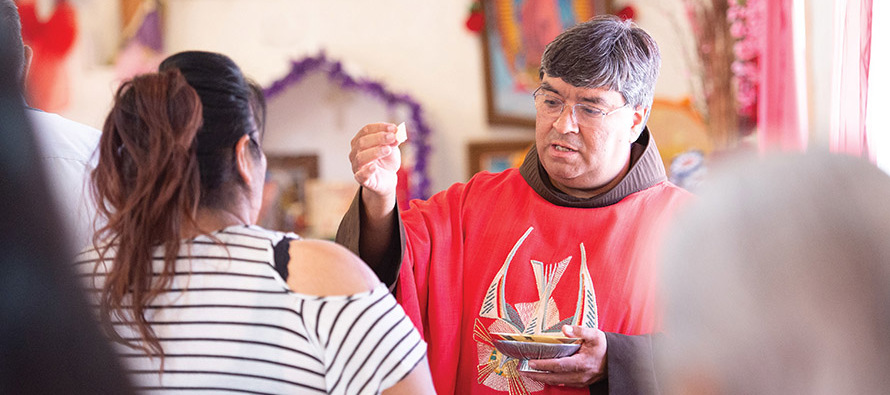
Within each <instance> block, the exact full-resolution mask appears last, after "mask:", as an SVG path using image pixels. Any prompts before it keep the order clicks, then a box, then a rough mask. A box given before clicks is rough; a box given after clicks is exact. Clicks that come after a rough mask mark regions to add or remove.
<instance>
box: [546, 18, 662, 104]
mask: <svg viewBox="0 0 890 395" xmlns="http://www.w3.org/2000/svg"><path fill="white" fill-rule="evenodd" d="M660 67H661V55H660V53H659V51H658V45H657V44H656V43H655V40H654V39H652V37H651V36H650V35H649V34H648V33H646V32H645V31H644V30H643V29H641V28H639V27H637V25H636V24H634V23H633V22H631V21H624V20H621V19H620V18H618V17H616V16H614V15H600V16H597V17H594V18H593V19H591V20H589V21H587V22H583V23H579V24H577V25H575V26H573V27H571V28H569V29H568V30H566V31H564V32H563V33H562V34H560V35H559V36H557V37H556V39H554V40H553V41H552V42H550V44H548V45H547V48H546V49H545V50H544V55H543V57H542V58H541V78H543V77H544V74H547V75H548V76H550V77H555V78H560V79H562V80H563V81H565V82H567V83H569V84H572V85H573V86H576V87H583V88H608V89H610V90H614V91H617V92H619V93H621V95H622V96H623V97H624V100H625V101H626V102H627V103H628V104H630V105H631V106H633V107H634V108H638V107H640V106H643V107H647V108H648V107H651V106H652V100H653V97H654V95H655V80H657V79H658V69H659V68H660Z"/></svg>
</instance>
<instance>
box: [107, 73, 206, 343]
mask: <svg viewBox="0 0 890 395" xmlns="http://www.w3.org/2000/svg"><path fill="white" fill-rule="evenodd" d="M201 123H202V109H201V101H200V99H199V97H198V94H197V93H196V92H195V90H194V89H193V88H192V87H190V86H189V84H188V83H187V82H186V80H185V78H184V77H183V76H182V74H181V73H180V72H179V71H178V70H175V69H173V70H168V71H164V72H161V73H152V74H145V75H142V76H137V77H135V78H133V79H132V80H130V81H128V82H125V83H124V84H123V85H122V86H121V87H120V88H119V89H118V91H117V93H116V95H115V100H114V106H113V108H112V109H111V112H110V113H109V115H108V118H107V119H106V120H105V125H104V127H103V132H102V137H101V139H100V142H99V163H98V165H97V166H96V169H95V170H94V171H93V173H92V183H93V194H94V197H95V199H96V203H97V207H98V211H99V214H100V215H102V216H103V217H105V218H106V219H107V222H106V225H105V226H103V227H102V228H101V229H99V230H98V232H97V233H96V235H95V236H94V237H93V245H94V246H95V247H96V250H97V251H98V253H99V258H100V260H99V261H100V262H101V261H102V260H103V258H104V256H105V255H106V254H107V253H108V251H109V250H111V249H114V250H116V252H115V253H114V257H113V258H112V265H111V267H110V268H109V270H108V271H107V274H106V279H105V283H104V286H103V288H102V291H101V303H100V306H101V307H100V311H99V314H100V318H101V321H102V324H103V327H104V328H105V329H106V332H107V333H108V335H109V336H110V337H111V338H112V339H113V340H115V341H117V342H120V343H123V344H127V345H128V346H130V347H133V348H139V349H142V350H144V351H145V352H146V353H148V354H157V355H160V356H161V358H163V355H164V354H163V349H162V348H161V345H160V341H159V340H158V338H157V336H156V334H155V333H154V331H153V330H152V328H151V326H150V325H149V323H148V320H147V319H146V317H145V312H146V306H147V305H148V303H149V302H150V301H151V300H152V299H154V298H155V297H156V296H157V295H158V294H160V293H161V292H163V291H164V290H165V289H166V288H167V286H169V284H170V282H171V280H172V276H173V273H174V265H175V261H176V256H177V254H178V253H179V248H180V239H181V233H180V232H181V229H182V228H183V226H185V227H189V226H197V223H196V213H197V208H198V204H199V202H200V194H201V176H200V174H199V171H198V159H197V153H196V152H197V148H196V144H197V143H196V138H195V137H196V133H197V131H198V129H199V128H200V127H201ZM100 243H101V244H100ZM158 247H162V248H161V249H160V251H163V254H164V256H163V260H164V265H163V269H162V272H161V273H160V276H159V277H158V279H157V280H155V279H154V277H155V273H154V271H153V260H154V259H155V258H154V256H153V253H154V251H155V250H156V248H158ZM113 317H116V318H117V319H118V320H120V321H122V322H131V321H132V324H133V327H135V328H136V329H137V330H138V333H139V336H140V338H141V340H142V342H141V345H140V344H139V343H135V342H131V341H127V340H125V339H123V337H122V336H121V335H120V334H118V333H117V331H115V330H114V328H113V327H112V323H113V322H114V321H115V320H113V319H112V318H113Z"/></svg>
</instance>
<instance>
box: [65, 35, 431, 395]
mask: <svg viewBox="0 0 890 395" xmlns="http://www.w3.org/2000/svg"><path fill="white" fill-rule="evenodd" d="M265 111H266V108H265V102H264V99H263V97H262V92H261V90H260V89H259V88H258V87H257V86H256V85H255V84H252V83H250V82H248V80H247V79H246V78H245V77H244V75H243V74H242V72H241V70H240V69H239V68H238V66H237V65H235V63H234V62H232V60H231V59H229V58H228V57H226V56H224V55H221V54H217V53H209V52H198V51H189V52H182V53H178V54H175V55H172V56H171V57H169V58H167V59H166V60H164V61H163V62H162V64H161V66H160V72H158V73H152V74H146V75H142V76H137V77H135V78H133V79H132V80H130V81H127V82H125V83H124V84H123V85H122V86H121V88H120V89H119V90H118V92H117V94H116V95H115V99H114V104H113V107H112V110H111V112H110V114H109V115H108V118H107V120H106V122H105V126H104V129H103V134H102V139H101V141H100V148H99V151H100V156H99V162H98V165H97V167H96V170H95V171H94V172H93V174H92V177H93V188H94V192H95V196H96V199H97V205H98V209H99V212H100V214H101V215H102V216H104V217H105V218H107V225H106V226H105V227H104V228H102V229H100V230H99V232H98V233H97V235H96V240H95V245H96V246H97V247H96V248H97V249H95V250H88V251H86V252H84V253H83V254H81V255H80V262H79V265H78V267H79V268H80V269H81V270H82V272H83V273H85V274H87V275H90V276H89V277H88V278H87V281H89V282H90V283H91V284H92V285H93V286H94V287H95V289H96V291H97V297H98V304H99V306H100V314H99V315H100V318H101V319H102V322H103V324H104V326H105V328H106V332H107V333H108V334H109V335H110V336H111V338H112V339H113V340H115V341H116V342H117V343H119V344H120V347H119V350H120V354H121V355H122V356H123V357H125V362H126V366H127V368H128V371H129V373H130V374H131V376H132V378H133V380H134V382H135V383H136V386H137V387H138V388H139V389H141V390H145V391H148V392H155V391H156V392H158V393H161V392H165V391H177V392H189V391H191V392H207V391H212V392H227V391H231V392H251V393H301V394H303V393H306V394H309V393H319V394H322V393H331V394H378V393H381V392H382V393H384V394H424V393H431V392H432V382H431V380H430V378H429V370H428V367H427V362H426V345H425V343H424V342H423V340H422V339H421V337H420V335H419V333H417V331H416V330H415V329H414V327H413V326H412V325H411V322H410V320H409V319H408V318H407V317H406V316H405V313H404V311H403V310H402V309H401V308H400V307H399V306H398V304H397V303H396V301H395V299H394V298H393V297H392V295H390V293H389V292H388V290H387V288H386V287H385V286H383V284H381V283H380V282H379V281H378V280H377V279H376V278H375V277H374V274H373V273H372V272H371V271H370V270H369V269H368V268H367V267H366V266H365V264H364V263H363V262H362V261H361V260H360V259H358V257H356V256H355V255H354V254H352V253H350V252H349V251H347V250H346V249H345V248H343V247H341V246H339V245H337V244H334V243H332V242H326V241H318V240H303V239H300V238H299V236H297V235H295V234H285V233H280V232H274V231H270V230H266V229H263V228H260V227H258V226H256V225H255V221H256V219H257V215H258V212H259V209H260V202H261V201H262V190H263V181H264V179H265V173H266V157H265V155H264V154H263V151H262V141H263V135H264V129H263V126H264V120H265Z"/></svg>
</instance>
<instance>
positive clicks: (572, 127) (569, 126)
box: [553, 105, 578, 133]
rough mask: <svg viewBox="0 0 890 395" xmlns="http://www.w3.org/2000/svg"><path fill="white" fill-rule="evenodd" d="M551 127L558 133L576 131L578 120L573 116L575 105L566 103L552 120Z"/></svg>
mask: <svg viewBox="0 0 890 395" xmlns="http://www.w3.org/2000/svg"><path fill="white" fill-rule="evenodd" d="M553 128H554V129H556V131H558V132H560V133H577V132H578V121H577V118H575V106H569V105H566V106H564V107H563V108H562V112H561V113H559V117H557V118H556V120H555V121H554V122H553Z"/></svg>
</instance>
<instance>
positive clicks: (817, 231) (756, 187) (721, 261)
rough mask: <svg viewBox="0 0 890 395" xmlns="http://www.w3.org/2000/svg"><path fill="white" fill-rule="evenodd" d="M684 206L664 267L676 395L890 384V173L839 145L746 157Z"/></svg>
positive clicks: (665, 359)
mask: <svg viewBox="0 0 890 395" xmlns="http://www.w3.org/2000/svg"><path fill="white" fill-rule="evenodd" d="M699 196H700V200H698V201H697V202H696V203H695V204H694V205H691V206H690V207H689V210H688V211H685V212H684V214H682V215H681V216H680V217H679V219H678V222H677V224H676V226H675V231H674V232H672V233H671V234H672V236H671V237H670V238H669V241H668V242H667V245H666V252H665V254H664V256H665V262H664V265H663V266H662V269H663V270H662V272H663V279H664V280H663V281H664V289H665V291H666V293H667V295H666V296H665V299H666V301H667V302H668V305H667V308H666V313H667V315H666V319H665V334H664V339H663V340H664V341H663V342H658V343H656V346H657V351H658V352H657V355H658V366H659V368H660V369H659V370H660V375H659V378H660V379H661V380H662V382H663V383H664V389H665V392H666V393H667V394H703V395H707V394H764V395H769V394H879V393H887V389H888V388H890V376H888V374H887V373H888V372H890V242H888V241H890V205H888V204H887V203H886V201H887V200H888V199H890V177H888V175H887V174H885V173H884V172H882V171H881V170H879V169H878V168H877V167H875V166H874V165H872V164H870V163H867V162H865V161H863V160H861V159H858V158H854V157H849V156H838V155H831V154H828V153H808V154H784V155H775V156H768V157H766V158H765V159H762V160H751V159H747V160H739V161H737V162H734V163H733V164H731V165H727V166H726V168H724V169H723V170H722V171H721V170H717V171H716V172H715V173H714V174H713V176H712V178H710V179H709V180H708V181H706V182H705V183H704V184H703V187H702V188H701V189H700V194H699Z"/></svg>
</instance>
